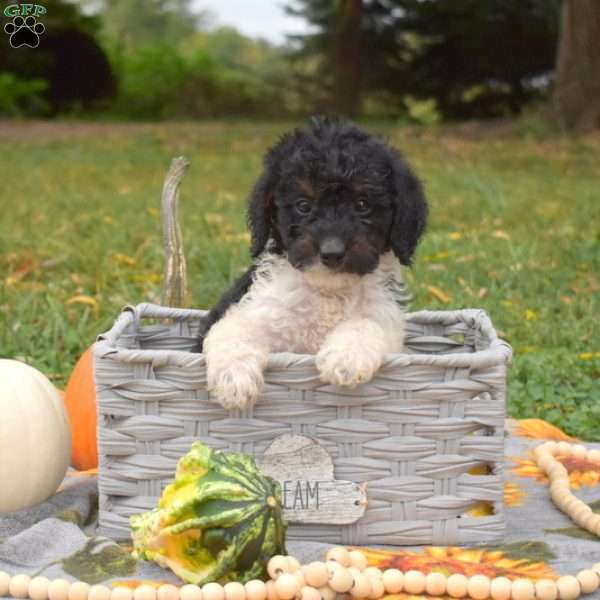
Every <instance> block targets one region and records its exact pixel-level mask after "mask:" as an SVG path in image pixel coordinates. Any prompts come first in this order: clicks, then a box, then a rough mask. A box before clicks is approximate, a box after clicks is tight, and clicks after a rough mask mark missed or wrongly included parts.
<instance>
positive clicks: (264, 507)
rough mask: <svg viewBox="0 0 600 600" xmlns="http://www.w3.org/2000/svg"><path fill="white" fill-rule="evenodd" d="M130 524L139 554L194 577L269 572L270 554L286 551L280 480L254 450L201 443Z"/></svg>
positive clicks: (197, 580)
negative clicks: (266, 469) (226, 449)
mask: <svg viewBox="0 0 600 600" xmlns="http://www.w3.org/2000/svg"><path fill="white" fill-rule="evenodd" d="M130 525H131V530H132V538H133V544H134V556H136V557H137V558H141V559H145V560H152V561H155V562H156V563H158V564H159V565H160V566H162V567H168V568H170V569H171V570H172V571H173V572H174V573H175V574H177V575H178V576H179V577H181V578H182V579H183V580H184V581H187V582H188V583H194V584H205V583H209V582H212V581H217V580H218V581H221V582H224V581H238V582H242V583H243V582H246V581H250V580H252V579H256V578H262V577H265V576H266V566H267V563H268V561H269V559H270V558H271V557H272V556H273V555H276V554H285V553H286V550H285V529H286V524H285V521H284V520H283V511H282V501H281V489H280V486H279V484H278V483H277V482H276V481H274V480H273V479H271V478H270V477H267V476H266V475H263V474H262V473H261V472H260V471H259V470H258V468H257V466H256V463H255V461H254V458H253V457H252V456H249V455H246V454H236V453H231V454H225V453H223V452H219V451H217V450H213V449H211V448H209V447H208V446H205V445H204V444H201V443H200V442H195V443H194V444H193V445H192V448H191V450H190V451H189V452H188V453H187V454H186V455H185V456H183V457H182V458H181V459H180V460H179V462H178V464H177V471H176V476H175V481H174V482H173V483H171V484H169V485H168V486H167V487H166V488H165V490H164V492H163V494H162V496H161V499H160V502H159V505H158V508H155V509H153V510H151V511H149V512H147V513H144V514H141V515H135V516H132V517H131V518H130Z"/></svg>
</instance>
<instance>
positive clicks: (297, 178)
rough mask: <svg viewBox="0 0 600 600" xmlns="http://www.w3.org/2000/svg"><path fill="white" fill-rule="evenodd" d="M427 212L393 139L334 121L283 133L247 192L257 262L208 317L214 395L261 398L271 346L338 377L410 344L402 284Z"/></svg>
mask: <svg viewBox="0 0 600 600" xmlns="http://www.w3.org/2000/svg"><path fill="white" fill-rule="evenodd" d="M426 218H427V203H426V200H425V197H424V194H423V189H422V186H421V184H420V182H419V180H418V179H417V178H416V177H415V175H414V174H413V173H412V171H411V170H410V168H409V167H408V166H407V165H406V163H405V162H404V161H403V160H402V158H401V156H400V154H399V152H398V151H397V150H395V149H394V148H391V147H390V146H389V145H387V144H386V143H385V142H384V141H383V140H381V139H378V138H376V137H374V136H372V135H370V134H368V133H366V132H365V131H363V130H361V129H359V128H358V127H355V126H354V125H352V124H350V123H347V122H343V121H339V120H333V119H324V118H315V119H312V120H311V121H310V123H309V124H308V125H307V126H306V127H304V128H299V129H296V130H295V131H293V132H291V133H288V134H287V135H285V136H283V138H282V139H281V140H280V141H279V142H278V143H277V144H276V145H275V146H274V147H273V148H271V150H269V152H268V153H267V155H266V157H265V160H264V172H263V173H262V175H261V176H260V178H259V179H258V181H257V183H256V185H255V187H254V190H253V192H252V194H251V196H250V199H249V206H248V223H249V227H250V231H251V236H252V249H251V254H252V258H253V263H252V265H251V266H250V268H249V269H248V271H247V272H246V273H245V274H244V275H243V276H242V277H241V278H240V279H239V280H238V281H237V282H236V283H235V284H234V286H233V287H232V288H231V290H229V291H228V292H227V293H226V294H225V295H224V296H223V297H222V298H221V300H220V301H219V302H218V304H217V305H216V306H215V307H214V308H213V309H212V310H211V311H210V313H209V315H208V317H207V320H206V322H205V324H204V330H203V333H202V338H203V340H202V339H201V343H202V341H203V351H204V352H205V354H206V362H207V371H208V388H209V390H210V391H211V392H212V393H213V394H214V395H215V396H216V399H217V400H218V401H219V402H220V403H221V404H222V405H223V406H224V407H226V408H229V409H231V408H244V407H247V406H251V405H252V404H253V403H254V402H255V401H256V399H257V397H258V396H259V395H260V392H261V388H262V386H263V370H264V369H265V366H266V364H267V360H268V356H269V353H270V352H297V353H310V354H315V355H316V366H317V369H318V370H319V373H320V376H321V378H322V380H323V381H324V382H327V383H330V384H334V385H338V386H348V387H354V386H357V385H359V384H361V383H363V382H365V381H368V380H369V379H371V377H372V376H373V374H374V373H375V372H376V371H377V369H378V368H379V367H380V365H381V363H382V361H383V358H384V355H385V354H386V353H388V352H398V351H400V350H401V349H402V345H403V339H404V312H403V309H402V307H401V306H400V305H399V303H398V302H397V298H396V297H395V296H394V289H397V288H398V284H399V283H401V281H402V275H401V270H400V265H410V264H411V259H412V256H413V253H414V251H415V248H416V246H417V243H418V241H419V238H420V237H421V235H422V233H423V231H424V228H425V224H426Z"/></svg>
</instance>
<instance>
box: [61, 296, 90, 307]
mask: <svg viewBox="0 0 600 600" xmlns="http://www.w3.org/2000/svg"><path fill="white" fill-rule="evenodd" d="M65 304H88V305H89V306H97V305H98V301H97V300H96V298H93V297H92V296H86V295H84V294H79V295H78V296H73V297H72V298H69V299H68V300H67V301H66V302H65Z"/></svg>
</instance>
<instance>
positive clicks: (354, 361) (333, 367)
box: [316, 346, 383, 387]
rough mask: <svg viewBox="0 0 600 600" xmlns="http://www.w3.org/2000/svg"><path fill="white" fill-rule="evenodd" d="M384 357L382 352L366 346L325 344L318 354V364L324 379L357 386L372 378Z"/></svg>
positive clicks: (337, 383)
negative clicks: (368, 348) (371, 349)
mask: <svg viewBox="0 0 600 600" xmlns="http://www.w3.org/2000/svg"><path fill="white" fill-rule="evenodd" d="M382 358H383V357H382V356H381V354H380V353H378V352H373V351H372V352H369V351H368V350H367V349H364V348H347V347H346V348H340V347H336V346H324V347H323V348H321V350H320V351H319V353H318V354H317V358H316V364H317V369H318V370H319V373H320V374H321V379H322V380H323V381H326V382H327V383H332V384H334V385H341V386H346V387H356V386H357V385H360V384H361V383H365V381H369V380H370V379H372V377H373V375H374V374H375V372H376V371H377V369H379V367H380V366H381V362H382Z"/></svg>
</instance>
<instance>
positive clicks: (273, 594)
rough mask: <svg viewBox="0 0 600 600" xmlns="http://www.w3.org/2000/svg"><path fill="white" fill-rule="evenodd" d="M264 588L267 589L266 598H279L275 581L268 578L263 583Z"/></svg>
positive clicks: (275, 599) (268, 599)
mask: <svg viewBox="0 0 600 600" xmlns="http://www.w3.org/2000/svg"><path fill="white" fill-rule="evenodd" d="M265 588H266V590H267V600H279V596H278V594H277V590H276V589H275V582H274V581H273V580H272V579H269V581H267V582H266V583H265Z"/></svg>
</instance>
